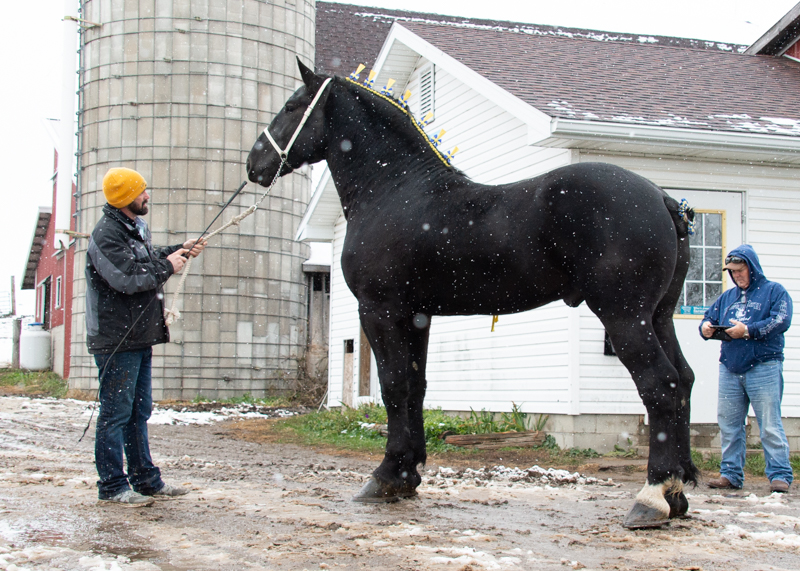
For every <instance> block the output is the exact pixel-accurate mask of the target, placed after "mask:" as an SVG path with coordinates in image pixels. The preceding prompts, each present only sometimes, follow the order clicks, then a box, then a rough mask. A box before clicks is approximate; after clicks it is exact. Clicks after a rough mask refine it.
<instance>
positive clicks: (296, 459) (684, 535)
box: [0, 397, 800, 571]
mask: <svg viewBox="0 0 800 571" xmlns="http://www.w3.org/2000/svg"><path fill="white" fill-rule="evenodd" d="M86 406H87V404H86V403H81V402H77V401H68V400H60V401H59V400H46V399H28V398H20V397H0V569H6V570H8V571H16V570H22V569H31V570H33V569H36V570H39V569H70V570H71V569H81V570H84V569H91V570H120V571H122V570H124V571H127V570H143V571H150V570H158V569H161V570H164V571H168V570H206V569H208V570H212V569H213V570H243V569H292V570H294V569H297V570H300V569H309V570H310V569H392V570H394V569H398V570H400V569H425V570H433V569H446V570H460V571H468V570H482V569H535V570H539V569H546V570H549V569H571V568H574V569H619V570H645V569H647V570H650V569H684V570H689V569H694V570H700V569H702V570H732V569H737V570H775V569H783V570H796V569H800V509H799V508H800V501H798V498H797V496H796V495H795V494H788V495H784V496H781V495H778V494H769V491H768V485H767V483H766V480H764V479H756V480H754V481H753V482H749V483H748V484H747V485H746V487H745V489H744V490H743V491H741V492H736V493H730V494H724V495H720V494H713V493H711V492H710V491H709V490H708V489H707V488H705V487H704V486H699V487H698V488H697V489H695V490H691V489H690V490H689V493H688V495H689V501H690V504H691V507H690V513H689V516H690V517H688V518H686V519H681V520H675V521H673V522H672V523H671V524H669V525H668V526H667V527H665V528H664V529H660V530H649V531H628V530H625V529H623V528H622V526H621V521H622V518H623V517H624V515H625V513H626V511H627V510H628V508H629V507H630V506H631V504H632V498H633V496H634V495H635V494H636V492H637V491H638V489H639V488H640V487H641V485H642V483H643V478H644V474H643V472H641V471H635V470H634V471H625V470H624V469H622V468H619V470H617V471H608V470H604V471H601V470H600V468H607V467H608V466H606V465H604V463H603V462H599V463H597V464H594V465H592V466H589V467H584V468H583V469H582V470H581V472H582V477H580V478H576V477H575V476H570V475H566V474H564V473H556V474H553V473H551V474H550V475H549V476H548V475H547V474H544V475H542V474H540V473H534V472H529V471H526V470H510V469H494V470H492V469H491V468H492V467H491V466H487V467H485V468H486V469H484V470H482V471H481V470H480V468H481V466H480V465H474V466H471V467H469V466H466V465H460V466H452V467H447V466H439V465H436V464H434V463H430V464H429V465H428V466H427V470H426V473H425V481H424V483H423V485H422V486H421V487H420V490H419V491H420V496H419V498H417V499H414V500H405V501H402V502H399V503H396V504H390V505H364V504H357V503H353V502H351V501H350V497H351V496H352V495H353V493H355V492H356V491H357V490H358V489H359V487H360V486H361V485H362V483H363V482H364V481H365V479H366V478H367V477H368V475H369V473H370V471H371V470H372V469H373V468H374V467H375V465H376V464H377V462H378V460H379V459H378V458H368V457H366V456H359V455H352V454H350V455H337V454H331V453H326V452H323V451H317V450H312V449H308V448H303V447H299V446H296V445H291V444H284V443H280V442H275V441H269V440H270V439H269V438H259V437H258V434H263V433H264V432H265V430H264V422H265V421H263V420H258V419H241V418H238V419H237V418H234V417H232V418H229V419H227V420H224V421H220V422H214V423H212V424H206V425H198V424H193V425H177V426H173V425H152V426H151V427H150V434H151V448H152V451H153V456H154V459H155V461H156V463H157V464H158V465H160V466H161V468H162V472H163V473H164V477H165V479H166V480H167V481H169V482H171V483H174V484H178V485H182V486H186V487H188V488H189V489H190V490H191V491H190V493H189V494H188V495H187V496H185V497H183V498H180V499H175V500H164V501H159V502H157V503H156V504H155V505H154V506H153V507H150V508H142V509H129V508H123V507H120V506H110V505H105V504H103V505H101V504H98V502H97V491H96V488H95V480H96V474H95V471H94V465H93V463H92V462H93V446H94V439H93V434H92V430H90V431H89V433H88V434H87V436H86V438H84V440H83V441H82V442H80V443H78V438H79V437H80V435H81V433H82V431H83V428H84V427H85V425H86V421H87V420H88V414H87V413H86V410H85V409H86ZM272 440H274V439H272ZM501 454H502V453H501ZM617 463H619V461H618V462H617ZM506 465H508V464H506ZM519 468H523V469H524V468H530V465H522V466H519ZM543 468H547V466H543ZM587 470H595V471H596V472H594V473H587ZM609 477H610V478H611V479H612V481H611V482H609V481H608V478H609ZM548 478H549V479H548Z"/></svg>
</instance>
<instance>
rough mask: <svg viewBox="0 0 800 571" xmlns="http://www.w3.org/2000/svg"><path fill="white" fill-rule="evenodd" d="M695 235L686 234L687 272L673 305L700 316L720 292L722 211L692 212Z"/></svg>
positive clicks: (677, 308) (721, 286) (721, 276)
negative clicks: (679, 295) (687, 242)
mask: <svg viewBox="0 0 800 571" xmlns="http://www.w3.org/2000/svg"><path fill="white" fill-rule="evenodd" d="M694 220H695V234H694V236H690V237H689V250H690V258H689V272H688V273H687V274H686V281H685V282H684V284H683V292H682V293H681V297H680V299H679V300H678V304H677V306H676V307H675V313H676V314H681V315H702V314H703V313H704V312H705V308H707V307H708V306H709V305H711V304H712V303H713V302H714V300H715V299H717V298H718V297H719V295H720V294H721V293H722V288H723V275H722V257H723V248H724V246H725V244H724V234H725V232H724V225H725V213H724V212H721V211H703V210H696V211H695V219H694Z"/></svg>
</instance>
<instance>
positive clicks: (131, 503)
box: [100, 489, 155, 508]
mask: <svg viewBox="0 0 800 571" xmlns="http://www.w3.org/2000/svg"><path fill="white" fill-rule="evenodd" d="M100 501H101V502H102V503H107V504H119V505H121V506H123V507H126V508H143V507H145V506H151V505H153V502H154V501H155V500H154V499H153V498H148V497H147V496H143V495H142V494H140V493H138V492H134V491H133V490H130V489H128V490H125V491H124V492H120V493H118V494H117V495H116V496H111V497H110V498H107V499H104V500H100Z"/></svg>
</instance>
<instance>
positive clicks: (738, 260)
mask: <svg viewBox="0 0 800 571" xmlns="http://www.w3.org/2000/svg"><path fill="white" fill-rule="evenodd" d="M746 263H747V261H745V259H744V258H740V257H738V256H728V257H727V258H725V265H726V266H727V265H728V264H746Z"/></svg>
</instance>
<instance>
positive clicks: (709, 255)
mask: <svg viewBox="0 0 800 571" xmlns="http://www.w3.org/2000/svg"><path fill="white" fill-rule="evenodd" d="M705 279H706V280H707V281H711V282H721V281H722V249H721V248H706V277H705Z"/></svg>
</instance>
